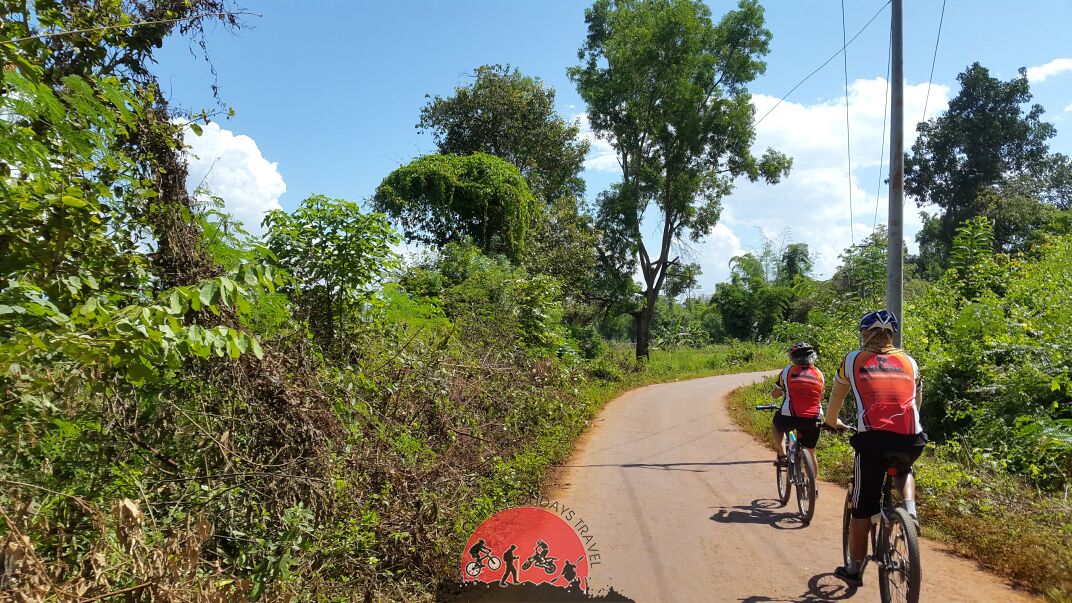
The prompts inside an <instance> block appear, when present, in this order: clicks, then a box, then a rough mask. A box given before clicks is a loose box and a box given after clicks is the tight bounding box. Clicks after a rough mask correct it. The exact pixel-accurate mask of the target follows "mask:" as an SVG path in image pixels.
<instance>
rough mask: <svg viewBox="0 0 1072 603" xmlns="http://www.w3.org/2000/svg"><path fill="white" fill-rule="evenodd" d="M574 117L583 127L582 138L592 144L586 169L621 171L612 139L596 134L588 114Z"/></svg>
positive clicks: (586, 161) (586, 160) (585, 165)
mask: <svg viewBox="0 0 1072 603" xmlns="http://www.w3.org/2000/svg"><path fill="white" fill-rule="evenodd" d="M573 119H575V120H577V122H578V125H579V126H580V128H581V138H583V139H585V140H587V141H588V142H589V143H591V145H592V146H591V147H590V148H589V150H588V158H587V159H585V161H584V169H586V170H591V171H593V172H620V171H621V169H622V168H621V166H620V165H619V164H618V155H617V154H616V153H615V152H614V147H613V146H612V145H611V144H610V141H608V140H604V139H602V138H600V137H598V136H596V133H595V132H593V131H592V125H591V124H590V123H589V122H588V115H587V114H585V113H581V114H580V115H574V116H573Z"/></svg>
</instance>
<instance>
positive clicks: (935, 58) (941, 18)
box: [920, 0, 946, 121]
mask: <svg viewBox="0 0 1072 603" xmlns="http://www.w3.org/2000/svg"><path fill="white" fill-rule="evenodd" d="M945 2H946V0H942V14H941V15H940V16H939V17H938V36H937V37H936V38H935V39H934V56H932V57H931V75H930V77H928V78H927V96H926V97H924V99H923V117H921V118H920V121H924V120H926V119H927V104H928V103H929V102H930V100H931V82H933V81H934V65H935V63H936V62H937V61H938V43H939V42H941V41H942V24H943V23H945Z"/></svg>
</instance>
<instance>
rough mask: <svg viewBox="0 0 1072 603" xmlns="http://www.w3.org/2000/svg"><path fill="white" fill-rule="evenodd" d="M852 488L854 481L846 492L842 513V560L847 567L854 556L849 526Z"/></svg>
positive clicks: (850, 524)
mask: <svg viewBox="0 0 1072 603" xmlns="http://www.w3.org/2000/svg"><path fill="white" fill-rule="evenodd" d="M852 488H853V483H852V482H851V481H850V482H849V490H848V492H846V493H845V510H844V512H843V513H842V514H841V560H842V561H843V562H844V563H845V567H848V566H849V564H851V563H852V556H851V555H849V527H850V526H852Z"/></svg>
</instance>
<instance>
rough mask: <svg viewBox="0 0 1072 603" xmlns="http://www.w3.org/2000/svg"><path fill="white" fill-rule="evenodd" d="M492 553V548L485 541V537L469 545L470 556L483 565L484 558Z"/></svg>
mask: <svg viewBox="0 0 1072 603" xmlns="http://www.w3.org/2000/svg"><path fill="white" fill-rule="evenodd" d="M490 555H491V549H490V548H488V545H487V544H486V543H485V542H484V539H483V538H481V539H480V540H477V541H476V543H474V544H473V546H471V547H469V556H470V557H472V558H473V561H476V562H477V563H479V564H481V565H483V564H484V559H486V558H487V557H488V556H490Z"/></svg>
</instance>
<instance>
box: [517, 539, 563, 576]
mask: <svg viewBox="0 0 1072 603" xmlns="http://www.w3.org/2000/svg"><path fill="white" fill-rule="evenodd" d="M550 552H551V549H550V548H549V547H548V546H547V543H546V542H544V541H543V540H537V541H536V549H535V550H534V551H533V553H532V555H530V556H529V558H528V559H526V560H525V563H524V564H523V565H522V566H521V569H522V570H527V569H529V568H530V567H532V566H534V565H535V566H536V567H538V568H540V569H542V570H543V571H544V572H546V573H548V574H554V573H555V572H556V571H558V567H557V566H556V565H555V561H556V560H557V559H558V557H548V556H547V555H548V553H550Z"/></svg>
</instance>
